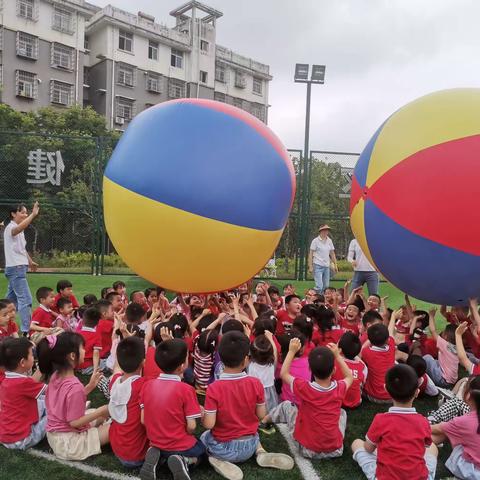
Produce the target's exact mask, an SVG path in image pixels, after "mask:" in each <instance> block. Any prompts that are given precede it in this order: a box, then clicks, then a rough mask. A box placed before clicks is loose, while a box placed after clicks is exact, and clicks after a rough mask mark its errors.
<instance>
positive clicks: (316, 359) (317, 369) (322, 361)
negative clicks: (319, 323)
mask: <svg viewBox="0 0 480 480" xmlns="http://www.w3.org/2000/svg"><path fill="white" fill-rule="evenodd" d="M308 365H309V367H310V370H311V371H312V374H313V376H314V377H315V378H318V379H320V380H325V379H326V378H328V377H330V375H332V373H333V369H334V367H335V357H334V355H333V353H332V351H331V350H330V349H329V348H327V347H316V348H314V349H313V350H312V351H311V352H310V353H309V355H308Z"/></svg>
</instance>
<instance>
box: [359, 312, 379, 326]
mask: <svg viewBox="0 0 480 480" xmlns="http://www.w3.org/2000/svg"><path fill="white" fill-rule="evenodd" d="M375 322H383V318H382V316H381V315H380V314H379V313H378V312H377V311H376V310H369V311H368V312H365V313H364V314H363V317H362V324H363V326H364V327H365V328H366V327H367V325H369V324H372V323H375Z"/></svg>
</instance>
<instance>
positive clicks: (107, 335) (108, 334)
mask: <svg viewBox="0 0 480 480" xmlns="http://www.w3.org/2000/svg"><path fill="white" fill-rule="evenodd" d="M95 306H96V307H97V308H98V309H99V310H100V313H101V315H102V316H101V318H100V320H99V321H98V325H97V333H99V334H100V337H101V339H102V350H101V352H100V358H107V357H108V356H109V355H110V350H111V349H112V335H113V315H114V313H113V306H112V304H111V303H110V302H109V301H108V300H99V301H98V302H97V303H96V304H95Z"/></svg>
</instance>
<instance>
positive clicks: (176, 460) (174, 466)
mask: <svg viewBox="0 0 480 480" xmlns="http://www.w3.org/2000/svg"><path fill="white" fill-rule="evenodd" d="M167 465H168V468H169V470H170V471H171V472H172V475H173V480H190V475H189V474H188V465H187V462H186V460H185V459H184V458H183V457H181V456H180V455H170V456H169V457H168V460H167Z"/></svg>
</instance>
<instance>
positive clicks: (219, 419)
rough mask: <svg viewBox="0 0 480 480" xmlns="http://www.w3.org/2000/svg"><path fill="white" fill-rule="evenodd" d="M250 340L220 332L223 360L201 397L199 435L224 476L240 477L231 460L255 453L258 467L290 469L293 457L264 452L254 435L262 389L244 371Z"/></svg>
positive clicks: (262, 413)
mask: <svg viewBox="0 0 480 480" xmlns="http://www.w3.org/2000/svg"><path fill="white" fill-rule="evenodd" d="M249 352H250V342H249V340H248V337H247V336H246V335H245V334H244V333H241V332H238V331H230V332H227V333H226V334H225V335H223V336H222V339H221V340H220V345H219V347H218V353H219V355H220V359H221V361H222V362H223V364H224V367H225V368H224V371H223V373H222V374H221V375H220V378H219V379H218V380H217V381H215V382H213V383H212V384H210V386H209V387H208V390H207V395H206V398H205V415H204V417H203V421H202V423H203V426H204V427H205V428H206V429H207V431H206V432H204V433H203V434H202V436H201V437H200V438H201V440H202V442H203V443H204V445H205V446H206V448H207V452H208V454H209V455H210V456H209V458H208V459H209V462H210V464H211V465H212V467H213V468H214V469H215V471H217V472H218V473H219V474H220V475H222V476H224V477H225V478H229V479H230V478H237V479H241V478H242V477H243V473H242V471H241V470H240V468H239V467H237V466H236V465H234V464H235V463H239V462H245V461H246V460H248V459H249V458H250V457H253V456H254V455H256V460H257V464H258V465H259V466H261V467H271V468H278V469H281V470H291V469H292V468H293V466H294V462H293V459H292V458H291V457H289V456H288V455H285V454H281V453H267V452H266V451H265V450H264V449H263V447H262V446H261V444H260V441H259V437H258V433H257V430H258V426H259V420H260V419H262V418H263V417H265V415H266V413H267V412H266V408H265V393H264V388H263V385H262V383H261V382H260V380H258V378H254V377H249V376H248V375H247V374H246V373H245V372H244V370H245V368H246V366H247V364H248V354H249Z"/></svg>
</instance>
